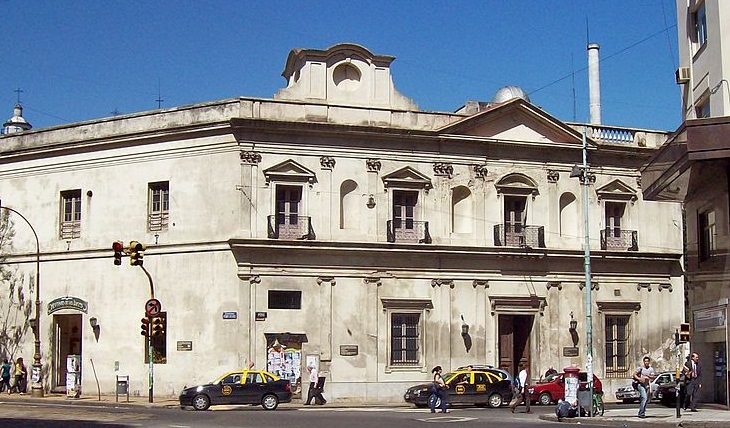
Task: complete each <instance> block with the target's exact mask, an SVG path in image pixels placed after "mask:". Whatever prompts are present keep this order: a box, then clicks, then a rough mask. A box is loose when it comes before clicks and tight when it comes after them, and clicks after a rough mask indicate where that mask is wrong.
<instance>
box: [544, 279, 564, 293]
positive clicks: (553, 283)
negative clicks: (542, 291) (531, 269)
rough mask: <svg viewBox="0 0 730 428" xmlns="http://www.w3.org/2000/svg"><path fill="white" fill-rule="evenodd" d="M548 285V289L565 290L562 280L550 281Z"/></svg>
mask: <svg viewBox="0 0 730 428" xmlns="http://www.w3.org/2000/svg"><path fill="white" fill-rule="evenodd" d="M546 286H547V289H548V290H549V289H551V288H557V289H558V290H560V291H562V290H563V283H562V282H560V281H548V282H547V285H546Z"/></svg>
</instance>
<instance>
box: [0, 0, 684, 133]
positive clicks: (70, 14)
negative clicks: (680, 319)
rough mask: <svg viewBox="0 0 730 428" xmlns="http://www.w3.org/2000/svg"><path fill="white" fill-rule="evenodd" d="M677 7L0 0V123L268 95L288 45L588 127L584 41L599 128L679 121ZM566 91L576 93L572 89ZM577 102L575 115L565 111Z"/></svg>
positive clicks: (421, 86)
mask: <svg viewBox="0 0 730 428" xmlns="http://www.w3.org/2000/svg"><path fill="white" fill-rule="evenodd" d="M675 7H676V6H675V0H480V1H476V0H475V1H457V0H451V1H448V0H441V1H436V0H433V1H430V0H423V1H415V0H412V1H405V0H387V1H381V0H372V1H341V0H340V1H324V0H318V1H305V0H299V1H281V0H262V1H244V0H240V1H233V0H231V1H220V0H211V1H208V0H206V1H200V0H198V1H182V0H179V1H171V0H169V1H168V0H156V1H150V0H126V1H111V0H109V1H101V0H75V1H71V0H67V1H62V0H42V1H39V0H36V1H28V0H25V1H23V0H0V8H1V9H0V10H2V18H1V19H2V20H1V22H0V36H2V46H3V47H2V57H1V58H2V59H0V120H1V121H5V120H6V119H8V118H9V117H10V116H11V115H12V108H13V105H14V104H15V102H16V96H17V95H16V93H15V92H14V90H15V89H16V88H20V89H22V90H23V92H22V93H21V94H20V99H21V102H22V104H23V107H24V116H25V118H26V119H27V120H28V121H30V122H31V123H32V124H33V126H34V128H43V127H48V126H55V125H59V124H64V123H70V122H78V121H84V120H90V119H96V118H101V117H107V116H111V115H112V112H113V111H115V110H116V111H119V112H121V113H133V112H138V111H144V110H152V109H156V108H157V101H156V100H157V99H158V91H159V93H160V94H161V98H162V99H163V100H164V102H163V103H162V108H170V107H176V106H180V105H186V104H194V103H198V102H205V101H213V100H218V99H224V98H234V97H237V96H254V97H265V98H270V97H272V96H273V95H274V94H275V93H276V92H277V90H278V89H279V88H281V87H283V86H285V81H284V79H283V78H282V77H281V71H282V70H283V68H284V63H285V61H286V57H287V55H288V53H289V51H290V50H291V49H293V48H310V49H325V48H327V47H329V46H331V45H334V44H337V43H340V42H352V43H358V44H361V45H363V46H365V47H366V48H368V49H369V50H370V51H371V52H373V53H375V54H382V55H392V56H395V57H396V60H395V61H394V62H393V64H392V75H393V79H394V82H395V85H396V88H397V89H398V90H399V91H400V92H402V93H403V94H404V95H406V96H407V97H410V98H412V99H413V100H414V101H415V102H416V103H417V104H418V105H419V107H420V108H421V109H424V110H438V111H454V110H456V109H457V108H458V107H460V106H461V105H463V104H464V102H465V101H467V100H480V101H489V100H491V99H492V97H493V96H494V94H495V92H496V91H497V90H498V89H499V88H501V87H502V86H506V85H517V86H521V87H522V88H523V89H525V90H526V91H527V92H528V93H529V96H530V98H531V100H532V102H533V103H534V104H536V105H538V106H540V107H542V108H543V109H544V110H546V111H547V112H548V113H550V114H552V115H553V116H555V117H557V118H558V119H561V120H564V121H573V120H576V121H579V122H587V121H588V117H589V116H588V81H587V71H586V66H587V62H588V60H587V52H586V44H587V37H589V38H590V42H592V43H598V44H600V45H601V51H600V52H601V61H602V62H601V80H602V83H601V93H602V105H603V110H602V112H603V113H602V115H603V123H604V124H607V125H618V126H630V127H636V128H648V129H659V130H673V129H675V128H676V127H677V126H678V125H679V124H680V122H681V115H680V100H681V98H680V91H679V87H678V86H677V85H676V84H675V82H674V70H675V69H676V67H677V62H678V60H677V29H676V25H677V24H676V15H677V13H676V9H675ZM574 93H575V96H574V95H573V94H574ZM574 106H575V107H574Z"/></svg>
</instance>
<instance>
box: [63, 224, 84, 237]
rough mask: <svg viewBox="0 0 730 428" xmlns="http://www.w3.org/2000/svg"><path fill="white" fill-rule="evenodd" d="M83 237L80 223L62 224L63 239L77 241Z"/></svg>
mask: <svg viewBox="0 0 730 428" xmlns="http://www.w3.org/2000/svg"><path fill="white" fill-rule="evenodd" d="M80 237H81V222H80V221H64V222H62V223H61V239H76V238H80Z"/></svg>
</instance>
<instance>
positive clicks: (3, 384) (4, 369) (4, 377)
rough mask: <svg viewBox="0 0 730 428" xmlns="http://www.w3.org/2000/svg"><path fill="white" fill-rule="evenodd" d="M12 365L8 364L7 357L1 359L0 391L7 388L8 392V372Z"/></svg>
mask: <svg viewBox="0 0 730 428" xmlns="http://www.w3.org/2000/svg"><path fill="white" fill-rule="evenodd" d="M12 368H13V366H11V365H10V363H9V362H8V359H7V358H5V359H4V360H3V365H2V366H1V367H0V392H3V391H5V388H8V394H10V372H11V371H12Z"/></svg>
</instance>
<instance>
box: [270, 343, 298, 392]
mask: <svg viewBox="0 0 730 428" xmlns="http://www.w3.org/2000/svg"><path fill="white" fill-rule="evenodd" d="M301 358H302V350H301V348H299V349H298V348H297V347H294V346H289V347H286V346H284V345H282V344H281V343H279V341H278V340H275V341H274V343H273V344H272V345H271V346H270V347H269V349H268V351H267V355H266V370H267V371H268V372H271V373H273V374H275V375H277V376H279V377H280V378H282V379H286V380H288V381H289V383H290V384H291V386H292V392H294V393H295V394H297V393H299V392H300V391H301V367H302V365H301Z"/></svg>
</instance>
